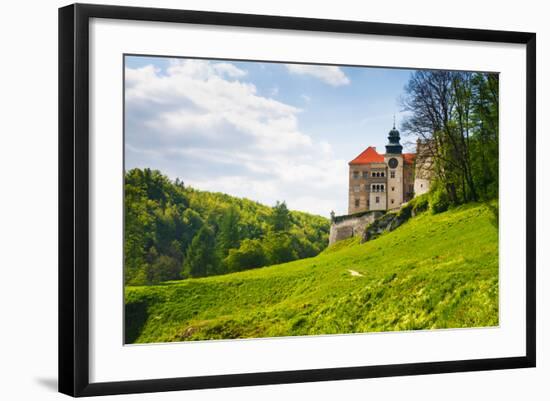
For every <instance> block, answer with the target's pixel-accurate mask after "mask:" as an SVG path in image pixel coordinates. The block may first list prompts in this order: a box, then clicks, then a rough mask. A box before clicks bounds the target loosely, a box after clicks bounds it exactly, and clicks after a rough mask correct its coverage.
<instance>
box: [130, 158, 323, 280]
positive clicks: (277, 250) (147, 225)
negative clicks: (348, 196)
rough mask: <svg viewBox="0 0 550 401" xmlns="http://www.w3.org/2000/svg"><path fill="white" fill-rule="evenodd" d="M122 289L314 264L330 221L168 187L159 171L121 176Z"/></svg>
mask: <svg viewBox="0 0 550 401" xmlns="http://www.w3.org/2000/svg"><path fill="white" fill-rule="evenodd" d="M124 195H125V196H124V206H125V216H124V218H125V221H124V222H125V224H124V230H125V235H124V238H125V240H124V241H125V243H124V265H125V266H124V267H125V269H124V281H125V285H153V284H157V283H160V282H165V281H169V280H180V279H186V278H191V277H206V276H213V275H220V274H225V273H230V272H237V271H242V270H247V269H254V268H258V267H263V266H267V265H273V264H278V263H285V262H290V261H293V260H297V259H302V258H307V257H312V256H315V255H317V254H319V252H321V251H322V250H323V249H325V248H326V246H327V244H328V233H329V228H330V222H329V220H328V219H326V218H324V217H320V216H314V215H311V214H307V213H303V212H298V211H290V210H289V209H288V207H287V205H286V203H285V202H284V201H282V202H279V201H278V202H277V203H276V204H275V205H273V207H269V206H265V205H262V204H260V203H258V202H254V201H252V200H248V199H243V198H236V197H232V196H229V195H226V194H222V193H214V192H206V191H200V190H197V189H194V188H191V187H189V186H186V185H184V183H183V182H182V181H181V180H180V179H176V180H174V181H171V180H170V179H169V178H168V177H166V176H165V175H163V174H162V173H161V172H159V171H157V170H150V169H132V170H129V171H127V172H126V173H125V183H124Z"/></svg>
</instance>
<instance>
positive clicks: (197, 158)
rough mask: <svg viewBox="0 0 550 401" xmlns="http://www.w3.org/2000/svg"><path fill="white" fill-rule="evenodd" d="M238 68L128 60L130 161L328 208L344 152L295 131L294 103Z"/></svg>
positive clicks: (268, 198) (341, 182) (261, 196)
mask: <svg viewBox="0 0 550 401" xmlns="http://www.w3.org/2000/svg"><path fill="white" fill-rule="evenodd" d="M243 77H246V71H244V70H241V69H239V68H237V67H236V66H234V65H233V64H230V63H225V62H224V63H215V62H208V61H205V60H177V61H173V62H171V63H170V65H169V67H168V68H167V69H166V71H164V72H163V71H160V70H158V69H155V68H154V67H153V66H147V67H142V68H137V69H131V68H127V69H126V94H125V97H126V166H127V167H128V168H132V167H151V168H155V169H159V170H161V171H163V172H164V173H165V174H168V175H169V176H170V177H172V178H175V177H180V178H181V179H182V180H183V181H184V182H186V183H188V184H190V185H193V186H196V187H197V188H199V189H205V190H213V191H222V192H226V193H229V194H232V195H235V196H242V197H248V198H250V199H254V200H258V201H260V202H262V203H266V204H274V203H275V201H276V200H286V202H287V204H288V205H289V207H290V208H291V209H300V210H305V211H309V212H312V213H317V214H321V215H325V216H328V214H329V213H330V209H334V208H337V205H340V204H341V203H342V200H341V198H342V196H343V194H345V193H346V188H345V185H346V177H347V172H346V163H345V161H342V160H335V159H334V156H333V152H332V149H331V146H330V144H329V143H327V142H325V141H316V140H315V139H314V138H313V137H312V136H311V135H308V134H306V133H304V132H302V131H301V130H300V128H299V114H300V111H301V110H300V109H298V108H296V107H294V106H291V105H288V104H285V103H282V102H279V101H277V100H274V99H271V98H268V97H263V96H260V95H258V93H257V90H256V87H255V86H254V85H253V84H251V83H249V82H244V81H242V79H243ZM308 199H318V200H319V201H318V202H313V201H312V202H309V201H308ZM331 205H332V206H331ZM340 212H345V211H340Z"/></svg>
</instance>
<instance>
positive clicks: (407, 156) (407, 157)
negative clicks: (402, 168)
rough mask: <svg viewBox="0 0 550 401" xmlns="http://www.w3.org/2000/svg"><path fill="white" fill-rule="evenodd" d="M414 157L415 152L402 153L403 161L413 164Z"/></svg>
mask: <svg viewBox="0 0 550 401" xmlns="http://www.w3.org/2000/svg"><path fill="white" fill-rule="evenodd" d="M414 159H416V153H403V161H404V162H405V163H409V164H413V163H414Z"/></svg>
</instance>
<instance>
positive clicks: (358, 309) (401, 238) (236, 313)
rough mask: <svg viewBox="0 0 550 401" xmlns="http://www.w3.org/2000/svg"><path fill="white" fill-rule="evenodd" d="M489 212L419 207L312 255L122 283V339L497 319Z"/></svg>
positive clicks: (483, 323) (434, 325) (476, 207)
mask: <svg viewBox="0 0 550 401" xmlns="http://www.w3.org/2000/svg"><path fill="white" fill-rule="evenodd" d="M492 215H493V213H492V212H491V211H490V209H489V208H488V207H487V205H485V204H468V205H464V206H460V207H456V208H453V209H450V210H449V211H447V212H443V213H439V214H435V215H434V214H431V213H422V214H420V215H417V216H416V217H413V218H411V219H409V220H408V221H407V222H406V223H405V224H403V225H402V226H400V227H399V228H398V229H396V230H395V231H392V232H388V233H385V234H383V235H381V236H380V237H378V238H377V239H375V240H372V241H369V242H366V243H364V244H359V242H358V239H356V238H351V239H349V240H345V241H341V242H338V243H336V244H335V245H334V246H331V247H329V248H328V249H327V250H325V251H324V252H322V253H321V254H319V255H317V256H316V257H313V258H308V259H302V260H298V261H293V262H290V263H284V264H281V265H276V266H269V267H264V268H259V269H254V270H248V271H243V272H238V273H232V274H226V275H223V276H214V277H206V278H200V279H192V280H182V281H173V282H168V283H164V284H163V285H158V286H143V287H126V292H125V299H126V309H127V311H130V312H131V313H132V322H130V323H132V325H129V324H127V326H126V328H127V331H126V333H127V342H136V343H147V342H165V341H185V340H206V339H228V338H251V337H256V338H257V337H274V336H297V335H315V334H336V333H358V332H376V331H395V330H420V329H442V328H459V327H487V326H496V325H498V324H499V320H498V316H499V314H498V310H499V309H498V308H499V307H498V299H499V296H498V294H499V286H498V230H497V229H495V227H494V226H493V225H492V224H491V218H492ZM243 242H244V241H243ZM350 270H352V271H355V272H357V273H359V274H360V275H359V276H358V275H352V274H351V273H350Z"/></svg>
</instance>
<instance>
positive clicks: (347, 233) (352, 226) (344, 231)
mask: <svg viewBox="0 0 550 401" xmlns="http://www.w3.org/2000/svg"><path fill="white" fill-rule="evenodd" d="M383 214H384V213H383V212H376V211H374V212H364V213H357V214H355V215H346V216H338V217H334V218H333V220H332V224H331V226H330V234H329V240H328V243H329V245H332V244H334V243H335V242H337V241H341V240H343V239H346V238H350V237H356V236H363V234H364V233H365V229H366V228H367V226H368V225H370V224H372V223H373V222H374V220H376V219H377V218H379V217H380V216H382V215H383Z"/></svg>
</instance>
